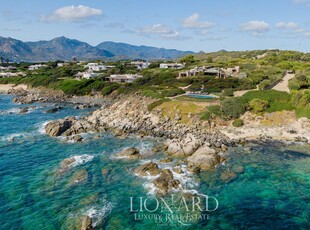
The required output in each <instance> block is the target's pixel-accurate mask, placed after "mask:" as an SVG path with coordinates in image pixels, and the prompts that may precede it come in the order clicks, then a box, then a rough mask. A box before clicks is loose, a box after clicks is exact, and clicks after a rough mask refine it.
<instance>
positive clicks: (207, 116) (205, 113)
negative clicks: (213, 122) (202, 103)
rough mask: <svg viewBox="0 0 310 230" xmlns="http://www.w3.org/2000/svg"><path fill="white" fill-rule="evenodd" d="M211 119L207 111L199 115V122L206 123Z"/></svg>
mask: <svg viewBox="0 0 310 230" xmlns="http://www.w3.org/2000/svg"><path fill="white" fill-rule="evenodd" d="M210 118H211V113H210V112H209V111H205V112H202V113H201V114H200V120H203V121H208V120H210Z"/></svg>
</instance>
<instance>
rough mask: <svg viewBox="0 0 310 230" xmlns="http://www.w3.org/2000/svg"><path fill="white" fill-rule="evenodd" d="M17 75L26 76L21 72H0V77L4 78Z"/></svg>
mask: <svg viewBox="0 0 310 230" xmlns="http://www.w3.org/2000/svg"><path fill="white" fill-rule="evenodd" d="M18 76H26V74H24V73H23V72H15V73H11V72H1V73H0V78H6V77H18Z"/></svg>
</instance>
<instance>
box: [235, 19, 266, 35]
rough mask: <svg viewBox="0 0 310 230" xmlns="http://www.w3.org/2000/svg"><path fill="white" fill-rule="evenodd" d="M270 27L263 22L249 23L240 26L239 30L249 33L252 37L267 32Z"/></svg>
mask: <svg viewBox="0 0 310 230" xmlns="http://www.w3.org/2000/svg"><path fill="white" fill-rule="evenodd" d="M269 29H270V26H269V24H268V23H266V22H264V21H249V22H247V23H244V24H241V25H240V30H241V31H245V32H251V33H252V34H254V35H258V34H262V33H266V32H268V31H269Z"/></svg>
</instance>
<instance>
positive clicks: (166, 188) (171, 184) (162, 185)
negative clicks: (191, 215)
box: [153, 169, 180, 195]
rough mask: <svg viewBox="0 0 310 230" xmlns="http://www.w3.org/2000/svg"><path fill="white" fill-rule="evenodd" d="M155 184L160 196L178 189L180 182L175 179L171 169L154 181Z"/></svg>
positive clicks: (164, 171) (163, 171)
mask: <svg viewBox="0 0 310 230" xmlns="http://www.w3.org/2000/svg"><path fill="white" fill-rule="evenodd" d="M153 184H154V185H155V186H156V188H157V193H158V194H159V195H166V194H167V193H169V192H171V190H172V189H176V188H178V187H179V185H180V181H178V180H176V179H174V178H173V174H172V172H171V171H170V169H164V170H162V172H161V174H160V176H159V177H158V178H156V179H155V180H153Z"/></svg>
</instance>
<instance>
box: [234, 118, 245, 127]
mask: <svg viewBox="0 0 310 230" xmlns="http://www.w3.org/2000/svg"><path fill="white" fill-rule="evenodd" d="M232 124H233V126H235V127H241V126H243V125H244V123H243V120H242V119H239V118H237V119H235V120H234V121H233V123H232Z"/></svg>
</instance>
